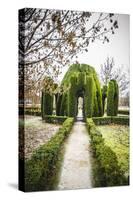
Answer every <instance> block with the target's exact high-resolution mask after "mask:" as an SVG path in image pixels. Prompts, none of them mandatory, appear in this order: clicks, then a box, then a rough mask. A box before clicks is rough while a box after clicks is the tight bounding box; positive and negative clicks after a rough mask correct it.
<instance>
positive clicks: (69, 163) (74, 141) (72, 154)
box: [58, 122, 92, 190]
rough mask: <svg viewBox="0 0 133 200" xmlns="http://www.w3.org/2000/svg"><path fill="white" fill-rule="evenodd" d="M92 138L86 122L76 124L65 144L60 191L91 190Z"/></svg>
mask: <svg viewBox="0 0 133 200" xmlns="http://www.w3.org/2000/svg"><path fill="white" fill-rule="evenodd" d="M91 187H92V184H91V153H90V138H89V135H88V133H87V129H86V126H85V123H84V122H76V123H75V124H74V126H73V128H72V131H71V134H70V136H69V138H68V139H67V141H66V144H65V155H64V161H63V165H62V169H61V175H60V181H59V185H58V189H59V190H63V189H83V188H91Z"/></svg>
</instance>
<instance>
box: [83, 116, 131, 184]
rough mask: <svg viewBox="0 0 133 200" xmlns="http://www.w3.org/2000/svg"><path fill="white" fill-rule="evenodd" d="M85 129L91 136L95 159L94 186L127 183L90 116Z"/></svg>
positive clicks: (114, 156) (114, 155) (114, 157)
mask: <svg viewBox="0 0 133 200" xmlns="http://www.w3.org/2000/svg"><path fill="white" fill-rule="evenodd" d="M86 123H87V129H88V132H89V134H90V137H91V145H92V148H93V156H94V158H95V160H96V163H95V164H96V166H97V169H96V166H95V171H93V172H94V173H95V174H94V173H93V175H94V180H95V182H94V186H95V187H106V186H120V185H128V184H129V183H128V180H127V179H126V178H125V176H124V175H123V172H122V171H121V169H120V167H119V165H118V160H117V156H116V154H115V153H114V152H113V151H112V149H111V148H110V147H108V146H106V145H105V142H104V139H103V137H102V134H101V133H100V132H99V131H98V130H97V129H96V126H95V124H94V122H93V120H92V118H87V120H86Z"/></svg>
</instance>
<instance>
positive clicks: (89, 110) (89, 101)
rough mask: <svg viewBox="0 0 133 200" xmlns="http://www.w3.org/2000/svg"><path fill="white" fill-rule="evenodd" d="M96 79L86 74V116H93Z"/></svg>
mask: <svg viewBox="0 0 133 200" xmlns="http://www.w3.org/2000/svg"><path fill="white" fill-rule="evenodd" d="M94 84H95V83H94V80H93V78H92V77H89V76H86V85H85V116H86V117H92V115H93V103H94Z"/></svg>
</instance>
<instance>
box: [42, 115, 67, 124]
mask: <svg viewBox="0 0 133 200" xmlns="http://www.w3.org/2000/svg"><path fill="white" fill-rule="evenodd" d="M44 119H45V122H47V123H53V124H62V123H63V122H64V121H65V120H66V119H67V117H65V116H54V115H45V117H44Z"/></svg>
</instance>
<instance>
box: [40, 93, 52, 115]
mask: <svg viewBox="0 0 133 200" xmlns="http://www.w3.org/2000/svg"><path fill="white" fill-rule="evenodd" d="M41 113H42V118H44V116H45V115H52V113H53V96H52V95H51V94H49V93H46V92H42V98H41Z"/></svg>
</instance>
